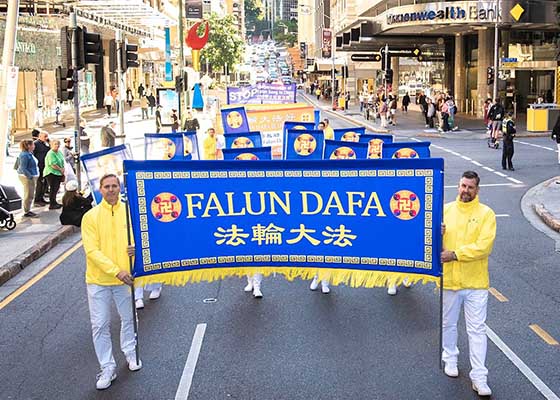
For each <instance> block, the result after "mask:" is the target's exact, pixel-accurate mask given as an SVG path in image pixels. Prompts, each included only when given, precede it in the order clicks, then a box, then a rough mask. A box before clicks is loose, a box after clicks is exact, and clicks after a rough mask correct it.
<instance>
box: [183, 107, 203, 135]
mask: <svg viewBox="0 0 560 400" xmlns="http://www.w3.org/2000/svg"><path fill="white" fill-rule="evenodd" d="M199 129H200V124H199V123H198V119H196V118H195V117H193V114H192V111H190V110H189V111H187V118H186V119H185V124H184V126H183V131H185V132H196V131H198V130H199Z"/></svg>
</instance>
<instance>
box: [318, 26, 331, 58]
mask: <svg viewBox="0 0 560 400" xmlns="http://www.w3.org/2000/svg"><path fill="white" fill-rule="evenodd" d="M332 45H333V33H332V30H330V29H326V28H323V43H322V46H321V55H322V57H323V58H331V57H332Z"/></svg>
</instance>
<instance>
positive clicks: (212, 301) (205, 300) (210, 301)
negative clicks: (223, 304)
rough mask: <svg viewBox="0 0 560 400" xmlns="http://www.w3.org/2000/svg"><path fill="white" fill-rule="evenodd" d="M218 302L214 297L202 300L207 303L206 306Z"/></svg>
mask: <svg viewBox="0 0 560 400" xmlns="http://www.w3.org/2000/svg"><path fill="white" fill-rule="evenodd" d="M217 301H218V299H216V298H214V297H210V298H208V299H204V300H202V302H203V303H205V304H208V303H215V302H217Z"/></svg>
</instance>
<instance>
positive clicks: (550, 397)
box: [486, 325, 560, 400]
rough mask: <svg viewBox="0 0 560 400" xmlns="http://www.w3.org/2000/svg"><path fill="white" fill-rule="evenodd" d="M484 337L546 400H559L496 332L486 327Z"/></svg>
mask: <svg viewBox="0 0 560 400" xmlns="http://www.w3.org/2000/svg"><path fill="white" fill-rule="evenodd" d="M486 336H488V339H490V340H491V341H492V342H493V343H494V344H495V345H496V346H498V348H499V349H500V350H501V351H502V353H504V354H505V356H506V357H507V358H509V360H510V361H511V362H512V363H513V365H515V366H516V367H517V369H518V370H519V371H521V373H522V374H523V375H525V377H526V378H527V379H528V380H529V382H531V384H532V385H533V386H534V387H535V388H537V390H538V391H539V392H541V394H542V395H543V396H544V397H545V398H546V399H547V400H560V398H559V397H558V396H557V395H556V394H555V393H554V392H553V391H552V390H550V388H549V387H548V386H546V384H545V383H544V382H543V381H542V380H541V379H540V378H539V377H538V376H537V375H536V374H535V373H534V372H533V371H532V370H531V368H529V367H528V366H527V364H525V363H524V362H523V360H521V359H520V358H519V357H518V356H517V354H515V353H514V352H513V351H512V350H511V349H510V348H509V347H508V345H507V344H505V343H504V341H503V340H502V339H500V337H499V336H498V335H496V332H494V331H493V330H492V329H490V327H489V326H488V325H486Z"/></svg>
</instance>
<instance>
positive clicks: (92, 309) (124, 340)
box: [87, 284, 136, 369]
mask: <svg viewBox="0 0 560 400" xmlns="http://www.w3.org/2000/svg"><path fill="white" fill-rule="evenodd" d="M87 293H88V305H89V315H90V321H91V330H92V336H93V347H94V348H95V354H96V355H97V360H98V361H99V365H100V366H101V369H105V368H113V369H114V368H116V366H117V363H116V362H115V359H114V357H113V346H112V343H111V301H112V300H113V301H114V302H115V305H116V306H117V311H118V313H119V315H120V317H121V350H122V352H123V353H124V354H125V356H126V355H129V354H132V353H133V352H134V347H135V345H136V341H135V339H134V321H133V319H132V318H133V315H132V299H131V295H132V294H131V290H130V288H129V287H128V286H126V285H115V286H99V285H92V284H88V285H87Z"/></svg>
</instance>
